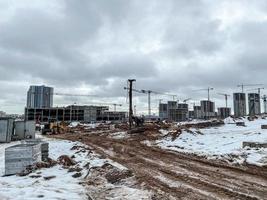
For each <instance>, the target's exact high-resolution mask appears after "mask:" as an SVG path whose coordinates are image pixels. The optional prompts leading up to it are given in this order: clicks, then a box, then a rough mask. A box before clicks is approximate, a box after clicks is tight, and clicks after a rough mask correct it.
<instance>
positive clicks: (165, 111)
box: [159, 103, 168, 120]
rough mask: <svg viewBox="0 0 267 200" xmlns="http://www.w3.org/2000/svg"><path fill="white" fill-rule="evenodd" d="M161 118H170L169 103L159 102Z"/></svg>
mask: <svg viewBox="0 0 267 200" xmlns="http://www.w3.org/2000/svg"><path fill="white" fill-rule="evenodd" d="M159 118H160V119H161V120H164V119H168V105H167V104H166V103H160V104H159Z"/></svg>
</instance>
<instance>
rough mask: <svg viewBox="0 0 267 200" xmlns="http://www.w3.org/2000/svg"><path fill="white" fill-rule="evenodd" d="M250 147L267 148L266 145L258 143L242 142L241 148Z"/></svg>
mask: <svg viewBox="0 0 267 200" xmlns="http://www.w3.org/2000/svg"><path fill="white" fill-rule="evenodd" d="M245 147H250V148H267V143H260V142H243V148H245Z"/></svg>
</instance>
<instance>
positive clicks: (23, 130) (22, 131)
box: [14, 121, 35, 140]
mask: <svg viewBox="0 0 267 200" xmlns="http://www.w3.org/2000/svg"><path fill="white" fill-rule="evenodd" d="M34 138H35V121H15V134H14V139H15V140H24V139H34Z"/></svg>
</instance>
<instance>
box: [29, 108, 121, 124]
mask: <svg viewBox="0 0 267 200" xmlns="http://www.w3.org/2000/svg"><path fill="white" fill-rule="evenodd" d="M125 118H126V112H115V111H109V108H108V107H107V106H77V105H71V106H67V107H54V108H25V120H26V121H31V120H34V121H36V122H38V123H46V122H61V121H64V122H71V121H79V122H87V123H88V122H97V121H124V120H125Z"/></svg>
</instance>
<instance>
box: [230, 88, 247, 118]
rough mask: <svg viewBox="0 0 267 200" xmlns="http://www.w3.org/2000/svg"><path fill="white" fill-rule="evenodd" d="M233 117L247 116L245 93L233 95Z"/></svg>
mask: <svg viewBox="0 0 267 200" xmlns="http://www.w3.org/2000/svg"><path fill="white" fill-rule="evenodd" d="M233 100H234V115H235V117H243V116H246V115H247V110H246V109H247V108H246V94H245V93H234V94H233Z"/></svg>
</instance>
